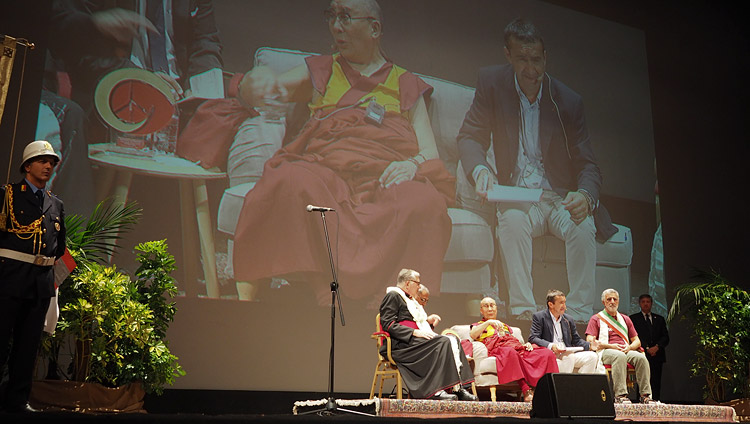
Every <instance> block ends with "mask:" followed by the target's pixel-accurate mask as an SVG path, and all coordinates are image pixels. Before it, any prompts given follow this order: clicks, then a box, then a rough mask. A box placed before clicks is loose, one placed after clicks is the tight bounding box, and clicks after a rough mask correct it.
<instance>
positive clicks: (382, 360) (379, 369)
mask: <svg viewBox="0 0 750 424" xmlns="http://www.w3.org/2000/svg"><path fill="white" fill-rule="evenodd" d="M370 338H371V339H375V345H376V348H377V349H376V352H377V354H378V363H377V365H375V375H374V376H373V378H372V388H371V389H370V399H372V398H373V397H375V385H376V384H378V382H379V383H380V385H379V389H378V397H383V383H384V382H385V380H387V379H389V378H395V379H396V398H398V399H402V398H403V387H404V386H403V380H402V379H401V373H400V372H399V371H398V367H397V366H396V362H395V361H394V360H393V358H392V357H391V336H390V335H389V334H388V333H387V332H385V331H383V328H382V327H381V326H380V314H377V315H376V316H375V332H374V333H372V335H370ZM383 343H385V345H386V356H385V357H383V355H381V354H380V348H381V347H382V346H383Z"/></svg>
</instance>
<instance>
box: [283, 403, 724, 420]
mask: <svg viewBox="0 0 750 424" xmlns="http://www.w3.org/2000/svg"><path fill="white" fill-rule="evenodd" d="M324 405H325V400H320V401H304V402H295V404H294V410H293V412H294V414H295V415H297V414H304V413H305V412H309V411H311V410H314V409H317V408H320V407H321V406H324ZM337 405H338V407H341V408H349V409H351V410H355V411H358V412H360V413H364V414H369V415H375V416H378V417H402V418H468V417H484V418H498V417H504V418H529V412H530V411H531V404H530V403H523V402H460V401H455V402H453V401H433V400H423V399H403V400H398V399H378V398H375V399H362V400H337ZM615 413H616V418H615V420H617V421H651V422H654V421H671V422H675V421H678V422H730V423H731V422H738V421H739V420H738V419H737V415H736V414H735V411H734V409H733V408H731V407H729V406H709V405H673V404H650V405H642V404H637V403H636V404H631V405H621V404H616V405H615Z"/></svg>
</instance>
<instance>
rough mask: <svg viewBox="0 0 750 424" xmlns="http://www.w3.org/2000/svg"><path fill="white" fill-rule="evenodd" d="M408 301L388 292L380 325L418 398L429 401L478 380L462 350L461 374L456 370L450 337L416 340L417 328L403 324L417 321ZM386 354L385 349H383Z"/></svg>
mask: <svg viewBox="0 0 750 424" xmlns="http://www.w3.org/2000/svg"><path fill="white" fill-rule="evenodd" d="M413 320H414V318H413V316H412V315H411V313H410V312H409V308H408V307H407V305H406V302H405V301H404V299H403V298H402V297H401V295H400V294H399V293H398V292H397V291H391V292H388V293H387V294H386V295H385V297H384V298H383V302H382V303H381V304H380V326H381V327H382V328H383V330H384V331H387V332H388V334H390V336H391V355H392V357H393V360H394V361H396V364H398V369H399V371H400V372H401V378H403V380H404V384H406V387H407V388H408V389H409V393H410V394H411V396H412V397H414V398H421V399H424V398H429V397H431V396H432V395H434V394H435V393H437V392H438V391H440V390H444V389H448V388H450V387H453V386H454V385H456V384H461V385H464V384H467V383H471V382H472V381H474V375H473V373H472V371H471V366H470V365H469V362H468V361H467V360H466V355H465V354H464V351H463V349H459V356H460V358H461V373H460V374H459V373H458V372H457V371H456V365H455V363H454V359H453V351H452V349H451V343H450V340H449V339H448V337H452V336H439V337H435V338H432V339H429V340H428V339H423V338H421V337H414V335H413V334H412V333H413V331H414V329H413V328H411V327H409V326H408V325H406V324H405V323H404V324H402V322H405V321H413ZM382 349H383V351H382V353H383V354H385V346H384V347H383V348H382Z"/></svg>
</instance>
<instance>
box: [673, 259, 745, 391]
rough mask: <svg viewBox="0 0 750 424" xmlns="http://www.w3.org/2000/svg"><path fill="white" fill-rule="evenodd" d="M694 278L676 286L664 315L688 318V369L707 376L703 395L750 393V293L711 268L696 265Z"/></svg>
mask: <svg viewBox="0 0 750 424" xmlns="http://www.w3.org/2000/svg"><path fill="white" fill-rule="evenodd" d="M696 278H697V279H698V281H697V282H693V283H687V284H683V285H681V286H679V287H678V288H677V291H676V293H675V298H674V301H673V302H672V306H671V308H670V310H669V316H668V317H667V320H668V321H670V322H671V321H672V320H674V319H676V318H678V317H679V318H680V319H684V318H685V317H686V316H688V317H690V318H691V321H692V326H693V338H695V339H696V342H697V346H696V352H695V357H694V358H693V361H692V363H691V367H690V371H691V373H692V374H693V375H694V376H700V375H703V376H705V379H706V384H705V386H704V397H705V398H706V399H711V400H714V401H716V402H723V401H726V400H728V399H729V398H731V397H733V396H742V397H748V396H749V395H750V348H748V347H749V346H750V293H748V292H746V291H745V290H742V289H740V288H739V287H737V286H735V285H734V284H732V283H730V282H729V281H727V280H726V279H725V278H724V277H723V276H721V275H720V274H719V273H717V272H715V271H713V270H712V271H708V272H706V271H697V273H696ZM683 300H685V301H688V303H687V306H683V305H682V301H683ZM683 312H687V313H686V314H683Z"/></svg>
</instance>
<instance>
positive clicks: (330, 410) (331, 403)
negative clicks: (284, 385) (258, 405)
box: [299, 210, 374, 417]
mask: <svg viewBox="0 0 750 424" xmlns="http://www.w3.org/2000/svg"><path fill="white" fill-rule="evenodd" d="M320 218H321V219H322V220H323V232H324V233H325V236H326V246H327V247H328V261H329V262H330V263H331V276H332V277H333V281H331V353H330V355H329V357H328V402H326V406H325V407H323V408H320V409H315V410H312V411H307V412H303V413H301V414H299V415H307V414H314V413H317V414H318V415H333V414H334V413H336V412H339V411H341V412H348V413H350V414H359V415H366V416H369V417H373V416H374V415H373V414H368V413H366V412H360V411H354V410H351V409H345V408H339V407H338V405H336V399H335V398H334V397H333V369H334V367H333V363H334V361H333V358H334V348H335V339H336V337H335V336H336V302H337V301H338V305H339V311H341V326H342V327H343V326H345V325H346V323H345V322H344V309H343V308H342V307H341V295H340V294H339V283H338V280H337V278H336V268H335V267H334V265H333V254H331V242H330V240H329V239H328V226H326V213H325V211H322V210H321V211H320Z"/></svg>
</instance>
